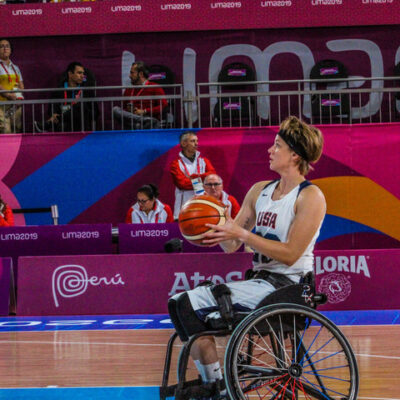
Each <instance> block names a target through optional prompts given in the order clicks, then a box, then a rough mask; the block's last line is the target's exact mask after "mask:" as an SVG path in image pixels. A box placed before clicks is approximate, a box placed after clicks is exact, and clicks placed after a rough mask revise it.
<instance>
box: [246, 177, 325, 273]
mask: <svg viewBox="0 0 400 400" xmlns="http://www.w3.org/2000/svg"><path fill="white" fill-rule="evenodd" d="M278 183H279V181H274V182H271V183H270V184H268V185H267V186H266V187H265V188H264V189H263V190H262V191H261V193H260V196H259V198H258V199H257V202H256V215H257V220H256V227H255V233H256V234H257V235H260V236H262V237H264V238H266V239H270V240H276V241H279V242H282V243H285V242H286V241H287V236H288V232H289V229H290V226H291V225H292V222H293V219H294V217H295V213H294V204H295V202H296V199H297V197H298V195H299V193H300V191H301V190H302V189H303V188H305V187H307V186H309V185H310V184H311V183H310V182H308V181H304V182H302V183H301V184H300V185H298V186H296V187H295V188H294V189H293V190H292V191H290V192H289V193H288V194H287V195H285V196H284V197H283V198H282V199H279V200H272V194H273V193H274V190H275V188H276V186H277V185H278ZM319 230H320V227H319V228H318V230H317V232H316V233H315V235H314V237H313V238H312V240H311V242H310V244H309V245H308V247H307V249H306V250H305V252H304V253H303V254H302V255H301V257H300V258H299V259H298V260H297V261H296V262H295V263H294V264H293V265H292V266H288V265H286V264H283V263H281V262H279V261H276V260H274V259H272V258H269V257H267V256H264V255H262V254H260V253H257V252H255V253H254V257H253V268H254V270H263V269H265V270H268V271H270V272H276V273H279V274H284V275H293V274H294V275H301V276H303V275H305V274H306V273H307V272H309V271H312V270H313V263H314V255H313V250H314V244H315V241H316V240H317V237H318V235H319Z"/></svg>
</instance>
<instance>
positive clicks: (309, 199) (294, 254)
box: [207, 185, 326, 266]
mask: <svg viewBox="0 0 400 400" xmlns="http://www.w3.org/2000/svg"><path fill="white" fill-rule="evenodd" d="M325 212H326V202H325V198H324V195H323V194H322V192H321V190H320V189H319V188H318V187H317V186H315V185H311V186H308V187H307V188H305V189H303V190H302V191H301V192H300V195H299V197H298V198H297V200H296V203H295V217H294V219H293V222H292V225H291V227H290V229H289V233H288V238H287V242H285V243H282V242H277V241H274V240H270V239H265V238H263V237H261V236H258V235H255V234H253V233H251V232H249V231H247V230H245V229H243V228H240V226H231V225H228V224H225V225H222V226H215V225H212V228H213V229H215V230H216V232H215V233H213V234H211V235H213V238H212V239H209V240H207V242H208V243H210V244H211V243H220V241H224V240H231V241H232V240H233V241H239V242H244V243H246V244H247V245H248V246H250V247H252V248H253V249H254V250H256V251H258V252H259V253H261V254H264V255H265V256H267V257H270V258H273V259H274V260H277V261H279V262H282V263H283V264H286V265H289V266H290V265H293V264H294V263H295V262H296V261H297V260H298V259H299V258H300V256H301V255H302V254H303V253H304V251H305V250H306V248H307V246H308V245H309V243H310V242H311V240H312V238H313V236H314V234H315V232H316V231H317V230H318V228H319V226H320V224H321V222H322V220H323V218H324V216H325ZM253 221H255V216H254V220H253ZM235 222H236V220H235ZM233 225H235V224H233ZM207 236H208V237H210V236H209V235H207Z"/></svg>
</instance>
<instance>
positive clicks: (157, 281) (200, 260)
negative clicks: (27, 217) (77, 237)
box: [17, 250, 400, 315]
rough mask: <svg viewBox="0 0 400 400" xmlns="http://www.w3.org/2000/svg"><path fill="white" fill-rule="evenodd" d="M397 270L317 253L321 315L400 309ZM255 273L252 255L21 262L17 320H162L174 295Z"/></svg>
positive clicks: (373, 254)
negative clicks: (152, 316) (147, 316)
mask: <svg viewBox="0 0 400 400" xmlns="http://www.w3.org/2000/svg"><path fill="white" fill-rule="evenodd" d="M399 262H400V250H348V251H319V252H318V251H317V252H316V267H315V270H316V277H317V289H318V290H320V291H323V292H325V293H326V294H327V296H328V303H327V304H326V305H325V306H322V307H321V309H325V310H368V309H397V308H398V306H399V304H400V294H399V291H398V290H397V286H398V282H397V280H396V279H393V277H394V276H397V275H398V271H397V270H398V265H399ZM250 265H251V254H249V253H236V254H217V253H214V254H210V253H208V254H207V253H205V254H168V255H165V254H152V255H150V254H146V255H110V256H100V255H99V256H60V257H23V258H21V259H20V262H19V269H20V270H19V276H18V302H17V304H18V315H72V314H89V315H90V314H114V313H118V314H141V313H165V312H166V311H167V308H166V306H167V300H168V298H169V297H170V296H171V295H173V294H175V293H179V292H181V291H183V290H188V289H191V288H193V287H194V286H196V285H197V284H198V283H200V282H201V281H203V280H205V279H211V280H212V281H213V282H214V283H222V282H225V281H231V280H240V279H242V278H243V273H244V271H245V270H246V269H247V268H249V267H250ZM383 265H384V268H382V266H383ZM382 288H384V289H385V290H384V293H385V294H386V295H384V294H383V292H382Z"/></svg>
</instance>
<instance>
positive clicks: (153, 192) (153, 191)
mask: <svg viewBox="0 0 400 400" xmlns="http://www.w3.org/2000/svg"><path fill="white" fill-rule="evenodd" d="M158 195H159V192H158V187H157V186H156V185H153V184H151V183H150V184H148V185H144V186H142V187H141V188H140V189H139V190H138V191H137V201H136V203H135V204H134V205H133V206H132V207H131V208H130V209H129V211H128V213H127V214H126V218H125V223H127V224H151V223H153V224H154V223H163V222H174V219H173V217H172V210H171V207H170V206H169V205H167V204H163V203H161V201H160V200H158Z"/></svg>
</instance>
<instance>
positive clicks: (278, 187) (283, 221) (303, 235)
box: [168, 117, 326, 382]
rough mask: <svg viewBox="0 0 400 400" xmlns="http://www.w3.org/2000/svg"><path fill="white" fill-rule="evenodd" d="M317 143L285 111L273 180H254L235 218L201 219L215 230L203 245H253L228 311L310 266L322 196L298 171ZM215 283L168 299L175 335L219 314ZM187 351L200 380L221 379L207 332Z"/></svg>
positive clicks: (317, 135)
mask: <svg viewBox="0 0 400 400" xmlns="http://www.w3.org/2000/svg"><path fill="white" fill-rule="evenodd" d="M322 146H323V138H322V134H321V132H320V131H319V130H318V129H316V128H314V127H311V126H308V125H307V124H306V123H304V122H302V121H300V120H299V119H298V118H296V117H288V118H287V119H286V120H284V121H283V122H282V124H281V126H280V130H279V132H278V134H277V135H276V137H275V140H274V143H273V145H272V146H271V147H270V148H269V149H268V153H269V167H270V169H271V170H272V171H274V172H276V173H277V174H278V175H279V179H277V180H275V181H261V182H258V183H256V184H255V185H253V186H252V188H251V189H250V190H249V192H248V193H247V195H246V197H245V199H244V202H243V205H242V208H241V209H240V211H239V214H238V215H237V216H236V218H235V220H233V219H231V218H230V217H229V216H228V214H227V215H226V217H227V222H226V223H225V225H221V226H216V225H208V226H210V227H211V228H213V229H214V231H213V232H212V233H208V234H207V235H206V236H207V238H206V239H204V240H203V243H204V244H208V245H216V244H219V245H221V247H222V248H223V249H224V251H226V252H234V251H236V250H237V249H238V248H239V247H240V246H241V245H242V244H243V243H244V244H245V245H246V246H250V247H251V248H253V249H254V257H253V271H252V272H253V276H252V278H251V279H248V280H246V281H235V282H229V283H227V284H226V286H225V290H226V287H227V288H228V293H230V298H231V303H232V305H233V309H234V310H237V311H252V310H254V309H255V307H256V305H257V304H258V303H259V302H260V301H261V300H262V299H264V298H265V297H266V296H267V295H269V294H270V293H272V292H274V291H275V290H277V289H279V288H280V287H283V286H286V285H290V284H294V283H298V282H299V281H300V280H301V278H302V277H304V276H305V275H306V274H307V272H310V271H313V261H314V256H313V248H314V244H315V242H316V239H317V237H318V235H319V230H320V227H321V224H322V221H323V219H324V216H325V212H326V203H325V198H324V195H323V193H322V192H321V190H320V189H319V188H318V187H317V186H315V185H313V184H311V183H310V182H309V181H307V180H306V179H305V175H306V174H307V173H308V171H309V170H310V163H313V162H316V161H317V160H318V159H319V158H320V156H321V153H322ZM266 153H267V152H266ZM266 155H267V154H266ZM254 227H255V233H252V232H251V231H252V229H253V228H254ZM216 288H217V289H218V286H217V287H216V286H199V287H197V288H195V289H193V290H190V291H188V292H184V293H180V294H177V295H175V296H173V297H172V298H171V299H170V300H169V302H168V309H169V313H170V316H171V320H172V322H173V324H174V326H175V328H176V331H177V333H178V334H179V336H180V338H181V340H182V341H186V340H188V338H189V337H190V336H192V335H193V334H195V333H198V332H203V331H205V330H207V328H208V324H207V322H208V321H210V320H212V319H218V318H220V317H221V315H220V312H219V307H218V298H219V297H218V296H219V294H218V292H219V291H218V290H217V289H216ZM191 356H192V358H193V359H194V362H195V365H196V367H197V369H198V370H199V373H200V375H201V377H202V380H203V382H214V381H217V380H221V379H222V372H221V368H220V365H219V361H218V357H217V351H216V345H215V340H214V338H213V337H212V336H202V337H200V338H199V339H198V340H197V341H196V342H195V343H194V344H193V346H192V348H191Z"/></svg>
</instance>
